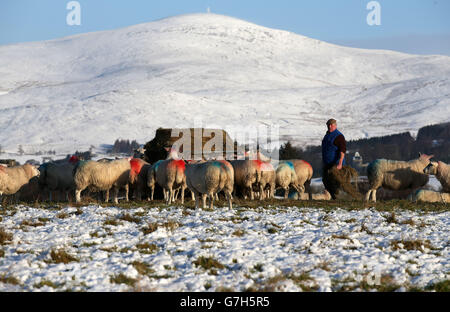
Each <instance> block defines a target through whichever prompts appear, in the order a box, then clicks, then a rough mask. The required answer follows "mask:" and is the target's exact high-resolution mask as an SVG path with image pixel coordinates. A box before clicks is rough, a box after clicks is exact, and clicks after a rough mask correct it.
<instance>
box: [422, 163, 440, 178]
mask: <svg viewBox="0 0 450 312" xmlns="http://www.w3.org/2000/svg"><path fill="white" fill-rule="evenodd" d="M437 168H438V163H437V162H435V161H430V163H429V164H428V166H426V167H425V169H423V173H426V174H431V175H436V173H437Z"/></svg>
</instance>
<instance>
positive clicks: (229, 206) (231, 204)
mask: <svg viewBox="0 0 450 312" xmlns="http://www.w3.org/2000/svg"><path fill="white" fill-rule="evenodd" d="M225 196H226V197H227V201H228V208H229V209H230V210H231V209H233V202H232V201H231V199H232V194H231V192H225Z"/></svg>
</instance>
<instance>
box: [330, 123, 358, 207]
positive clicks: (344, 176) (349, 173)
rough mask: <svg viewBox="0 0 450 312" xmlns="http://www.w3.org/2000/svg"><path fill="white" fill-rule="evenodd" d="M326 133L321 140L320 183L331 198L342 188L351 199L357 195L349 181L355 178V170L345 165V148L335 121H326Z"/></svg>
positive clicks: (343, 138) (334, 197) (342, 137)
mask: <svg viewBox="0 0 450 312" xmlns="http://www.w3.org/2000/svg"><path fill="white" fill-rule="evenodd" d="M327 128H328V131H327V133H326V134H325V136H324V138H323V140H322V165H323V166H322V170H323V171H322V182H323V185H324V186H325V189H326V190H327V191H328V192H330V194H331V197H332V198H333V199H336V194H338V189H339V188H340V187H342V188H343V189H344V191H345V192H347V193H349V194H350V195H351V196H352V197H354V198H358V197H359V194H358V191H357V190H356V189H354V188H353V187H352V186H351V184H350V181H351V179H352V178H356V177H357V173H356V170H355V169H353V168H351V167H349V166H346V165H345V152H346V151H347V146H346V142H345V137H344V135H343V134H342V133H341V132H340V131H339V130H338V129H337V122H336V120H335V119H330V120H328V121H327Z"/></svg>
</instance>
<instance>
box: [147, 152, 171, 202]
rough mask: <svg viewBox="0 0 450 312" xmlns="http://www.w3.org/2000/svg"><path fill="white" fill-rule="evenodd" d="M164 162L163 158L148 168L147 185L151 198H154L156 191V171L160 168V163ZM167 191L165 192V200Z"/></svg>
mask: <svg viewBox="0 0 450 312" xmlns="http://www.w3.org/2000/svg"><path fill="white" fill-rule="evenodd" d="M161 162H162V160H158V161H157V162H155V163H154V164H153V165H151V166H150V168H148V171H147V187H148V188H149V189H150V198H149V199H150V200H153V195H154V193H155V186H156V171H157V170H158V167H159V164H160V163H161ZM165 195H166V193H165V192H164V200H165V199H166V198H165Z"/></svg>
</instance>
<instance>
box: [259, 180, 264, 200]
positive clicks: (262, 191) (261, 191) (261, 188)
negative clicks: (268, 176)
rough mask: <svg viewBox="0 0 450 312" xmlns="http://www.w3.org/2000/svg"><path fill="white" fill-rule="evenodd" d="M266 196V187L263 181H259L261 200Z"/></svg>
mask: <svg viewBox="0 0 450 312" xmlns="http://www.w3.org/2000/svg"><path fill="white" fill-rule="evenodd" d="M264 198H265V194H264V187H263V185H262V184H261V183H259V200H263V199H264Z"/></svg>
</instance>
